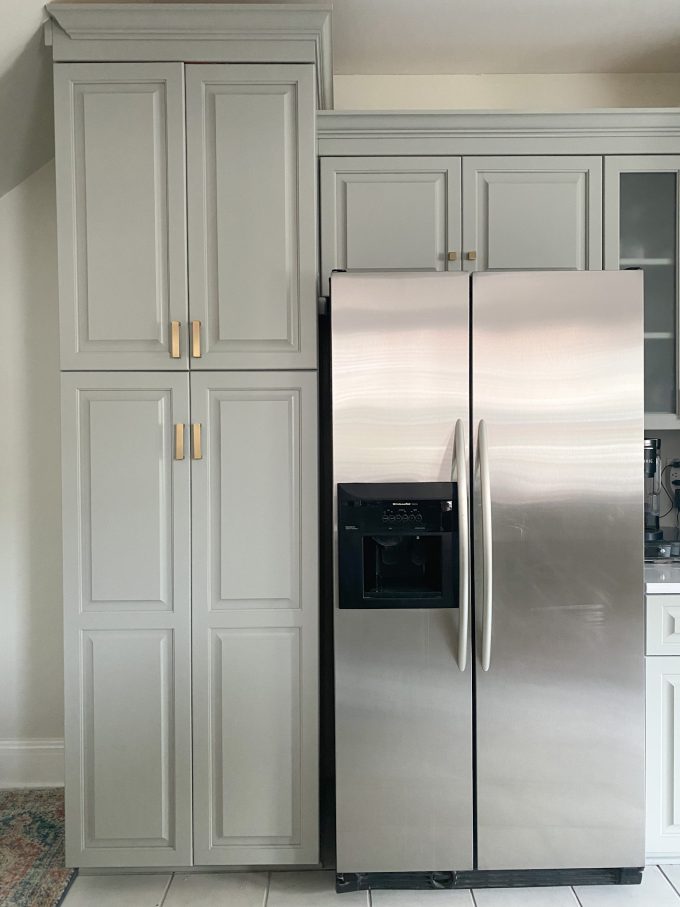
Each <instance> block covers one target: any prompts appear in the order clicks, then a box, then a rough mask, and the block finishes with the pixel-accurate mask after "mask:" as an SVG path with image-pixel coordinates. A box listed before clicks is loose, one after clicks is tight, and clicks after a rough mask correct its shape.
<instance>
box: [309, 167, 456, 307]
mask: <svg viewBox="0 0 680 907" xmlns="http://www.w3.org/2000/svg"><path fill="white" fill-rule="evenodd" d="M460 229H461V224H460V158H459V157H353V158H343V157H327V158H322V160H321V286H322V292H323V293H325V294H326V295H328V293H329V292H330V285H329V280H330V275H331V271H334V270H342V271H447V270H448V271H459V270H460V267H461V265H460V247H461V238H460Z"/></svg>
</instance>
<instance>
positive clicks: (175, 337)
mask: <svg viewBox="0 0 680 907" xmlns="http://www.w3.org/2000/svg"><path fill="white" fill-rule="evenodd" d="M181 324H182V322H181V321H171V322H170V356H171V357H172V358H173V359H179V329H180V325H181Z"/></svg>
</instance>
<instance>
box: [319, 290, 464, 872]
mask: <svg viewBox="0 0 680 907" xmlns="http://www.w3.org/2000/svg"><path fill="white" fill-rule="evenodd" d="M468 310H469V280H468V278H467V276H466V275H462V274H418V275H414V274H392V275H360V274H351V275H350V274H338V275H334V276H333V278H332V287H331V318H332V344H333V350H332V355H333V461H334V488H335V489H337V484H338V483H339V482H372V481H375V482H393V481H394V482H419V481H423V482H426V481H427V482H437V481H448V480H450V479H451V467H452V455H453V440H454V429H455V424H456V420H457V419H463V420H464V421H465V424H466V425H467V424H468V418H469V398H468V387H469V362H468V337H469V332H468ZM336 542H337V532H336ZM334 550H335V551H336V553H337V543H336V544H335V545H334ZM336 569H337V564H336ZM458 629H459V628H458V610H457V609H441V610H436V609H423V610H403V611H396V610H381V611H377V610H376V611H371V610H342V611H341V610H338V609H337V577H336V610H335V670H336V690H335V696H336V772H337V868H338V871H339V872H360V871H371V872H381V871H382V872H389V871H403V870H405V869H407V870H410V871H417V870H423V871H426V870H437V869H441V868H442V867H444V868H446V867H452V866H455V867H456V868H458V869H470V868H472V739H471V738H472V698H471V667H470V663H469V659H468V668H467V670H466V671H465V673H461V672H460V671H459V669H458V661H457V655H458V653H457V644H458Z"/></svg>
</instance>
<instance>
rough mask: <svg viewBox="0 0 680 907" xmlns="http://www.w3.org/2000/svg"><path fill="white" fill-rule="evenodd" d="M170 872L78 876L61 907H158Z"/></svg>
mask: <svg viewBox="0 0 680 907" xmlns="http://www.w3.org/2000/svg"><path fill="white" fill-rule="evenodd" d="M169 881H170V874H169V873H167V874H164V875H104V876H82V875H81V876H78V878H77V879H76V880H75V882H74V883H73V885H71V889H70V891H69V893H68V894H67V895H66V899H65V901H64V907H160V904H161V903H162V902H163V895H164V894H165V892H166V890H167V887H168V883H169Z"/></svg>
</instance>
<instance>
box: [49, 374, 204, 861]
mask: <svg viewBox="0 0 680 907" xmlns="http://www.w3.org/2000/svg"><path fill="white" fill-rule="evenodd" d="M61 382H62V384H61V388H62V476H63V478H62V490H63V527H64V644H65V646H64V647H65V665H64V669H65V670H64V674H65V703H66V721H65V748H66V864H67V865H68V866H91V867H100V866H101V867H103V866H111V867H119V866H159V867H160V866H188V865H190V864H191V862H192V842H191V811H192V810H191V675H190V658H191V587H190V581H191V562H190V557H191V554H190V552H191V525H190V482H189V478H190V477H189V473H190V460H189V457H188V443H187V442H188V435H187V423H188V422H189V377H188V375H174V374H167V373H153V372H125V373H121V372H117V373H111V372H71V373H70V374H64V375H62V378H61ZM182 448H184V449H182Z"/></svg>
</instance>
